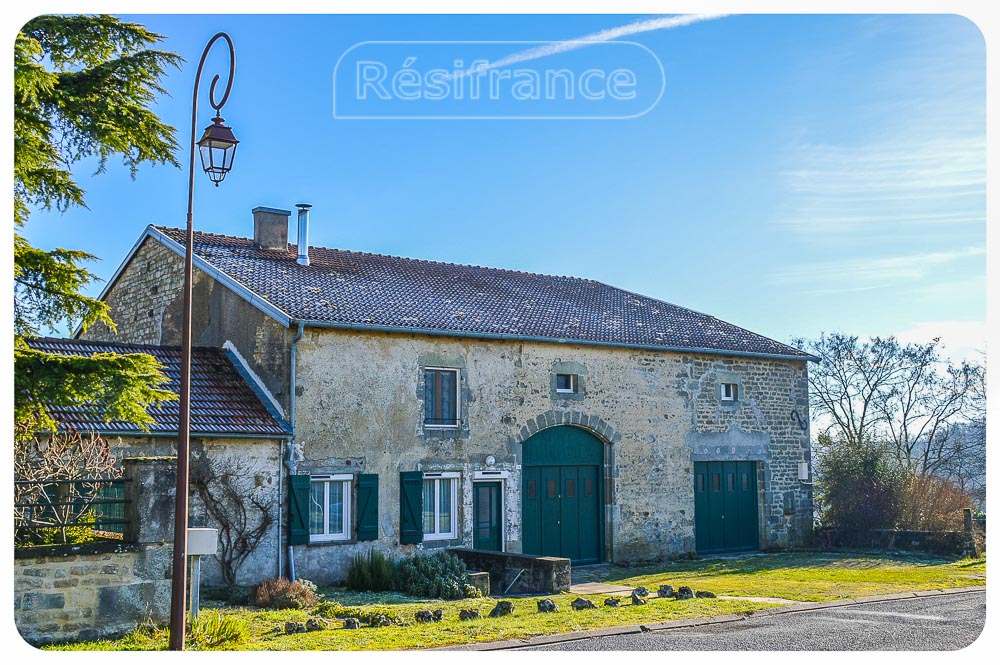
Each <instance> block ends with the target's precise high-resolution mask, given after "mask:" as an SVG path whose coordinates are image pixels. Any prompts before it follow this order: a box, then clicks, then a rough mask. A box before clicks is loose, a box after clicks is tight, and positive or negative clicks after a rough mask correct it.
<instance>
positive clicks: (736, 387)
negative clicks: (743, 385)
mask: <svg viewBox="0 0 1000 665" xmlns="http://www.w3.org/2000/svg"><path fill="white" fill-rule="evenodd" d="M719 386H720V390H721V399H722V401H723V402H736V401H739V399H740V384H738V383H731V382H726V383H721V384H719ZM730 386H731V387H732V391H731V392H730V393H729V395H726V388H727V387H730Z"/></svg>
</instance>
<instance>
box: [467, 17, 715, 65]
mask: <svg viewBox="0 0 1000 665" xmlns="http://www.w3.org/2000/svg"><path fill="white" fill-rule="evenodd" d="M726 16H729V14H682V15H680V16H663V17H658V18H651V19H645V20H642V21H635V22H634V23H627V24H625V25H620V26H618V27H616V28H608V29H606V30H601V31H599V32H594V33H591V34H589V35H584V36H583V37H576V38H575V39H566V40H560V41H557V42H552V43H551V44H544V45H542V46H536V47H534V48H530V49H526V50H524V51H519V52H517V53H512V54H511V55H508V56H506V57H503V58H500V59H499V60H494V61H493V62H489V63H486V64H483V65H480V66H477V67H474V68H470V69H467V70H465V71H463V72H460V73H457V74H455V75H454V76H453V77H454V78H457V77H459V76H467V75H469V74H474V73H477V72H483V71H487V70H490V69H497V68H498V67H507V66H509V65H515V64H518V63H521V62H529V61H531V60H538V59H539V58H547V57H549V56H551V55H556V54H558V53H566V52H568V51H575V50H577V49H581V48H586V47H587V46H590V45H592V44H594V43H599V42H607V41H611V40H614V39H619V38H621V37H628V36H630V35H637V34H640V33H643V32H653V31H656V30H671V29H673V28H680V27H683V26H686V25H691V24H693V23H701V22H702V21H713V20H715V19H720V18H724V17H726ZM449 78H452V77H449Z"/></svg>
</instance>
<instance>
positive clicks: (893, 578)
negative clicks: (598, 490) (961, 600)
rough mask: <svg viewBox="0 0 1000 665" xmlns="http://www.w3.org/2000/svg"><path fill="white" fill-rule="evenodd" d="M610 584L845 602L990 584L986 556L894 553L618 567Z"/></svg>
mask: <svg viewBox="0 0 1000 665" xmlns="http://www.w3.org/2000/svg"><path fill="white" fill-rule="evenodd" d="M607 581H609V582H613V583H615V584H624V585H628V586H639V585H642V586H645V587H647V588H649V589H650V590H655V589H656V588H657V587H658V586H659V585H660V584H672V585H673V586H674V587H675V588H676V587H677V586H679V585H681V584H687V585H689V586H691V587H692V588H694V589H696V590H704V591H711V592H713V593H715V594H716V595H720V596H757V597H770V598H787V599H788V600H798V601H823V600H840V599H843V598H858V597H862V596H881V595H884V594H890V593H900V592H904V591H922V590H928V589H950V588H954V587H964V586H977V585H984V584H986V557H982V558H979V559H963V560H960V561H954V560H946V559H934V558H918V557H909V556H891V555H876V554H871V555H859V554H844V553H831V552H795V553H781V554H766V555H749V556H743V557H739V558H733V559H706V560H701V561H683V562H676V563H672V564H658V565H656V566H648V567H643V568H631V569H614V570H613V571H612V574H611V575H609V576H608V580H607Z"/></svg>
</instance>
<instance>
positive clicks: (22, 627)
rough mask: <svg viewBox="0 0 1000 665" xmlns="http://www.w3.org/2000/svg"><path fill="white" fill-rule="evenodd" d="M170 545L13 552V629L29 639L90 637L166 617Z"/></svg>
mask: <svg viewBox="0 0 1000 665" xmlns="http://www.w3.org/2000/svg"><path fill="white" fill-rule="evenodd" d="M50 549H52V550H56V549H57V548H50ZM172 549H173V548H172V547H171V546H170V545H169V544H166V543H146V544H115V545H112V546H107V545H97V544H94V545H80V546H77V547H76V548H74V550H73V552H74V553H71V552H70V551H67V550H68V548H64V549H63V551H61V552H57V551H52V552H47V553H45V554H39V553H33V554H32V555H31V556H26V555H24V554H18V553H15V558H14V617H15V624H16V625H17V630H18V632H19V633H20V634H21V637H23V638H24V639H25V640H26V641H28V642H29V643H32V644H43V643H49V642H64V641H79V640H93V639H98V638H100V637H108V636H112V635H119V634H122V633H125V632H128V631H130V630H132V629H134V628H135V627H136V625H137V624H140V623H142V622H144V621H147V620H150V619H152V620H153V621H156V622H162V621H164V620H166V618H167V617H168V616H169V614H170V569H171V551H172Z"/></svg>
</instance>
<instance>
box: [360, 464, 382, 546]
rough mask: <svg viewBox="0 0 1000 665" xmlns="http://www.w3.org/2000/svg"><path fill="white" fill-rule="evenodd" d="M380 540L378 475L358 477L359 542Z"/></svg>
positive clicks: (361, 475)
mask: <svg viewBox="0 0 1000 665" xmlns="http://www.w3.org/2000/svg"><path fill="white" fill-rule="evenodd" d="M377 539H378V474H376V473H362V474H360V475H359V476H358V540H377Z"/></svg>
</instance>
